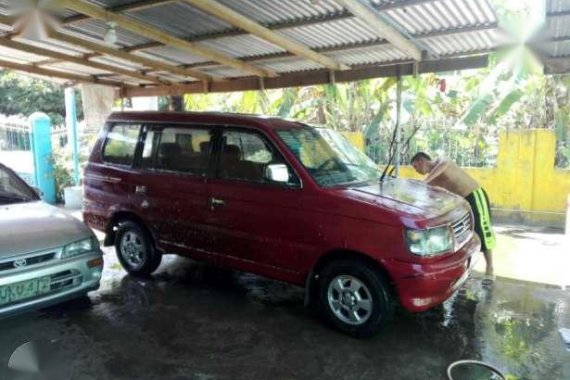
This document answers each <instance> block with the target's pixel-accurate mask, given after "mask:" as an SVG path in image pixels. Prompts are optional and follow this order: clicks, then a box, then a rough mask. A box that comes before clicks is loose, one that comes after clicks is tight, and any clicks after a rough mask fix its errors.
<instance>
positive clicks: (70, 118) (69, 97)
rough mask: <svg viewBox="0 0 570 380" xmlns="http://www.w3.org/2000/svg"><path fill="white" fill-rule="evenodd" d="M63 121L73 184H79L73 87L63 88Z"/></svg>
mask: <svg viewBox="0 0 570 380" xmlns="http://www.w3.org/2000/svg"><path fill="white" fill-rule="evenodd" d="M65 115H66V116H65V123H66V124H67V143H68V144H69V145H70V146H71V158H72V160H73V184H74V185H75V186H79V147H78V144H77V102H76V99H75V89H74V88H73V87H67V88H66V89H65Z"/></svg>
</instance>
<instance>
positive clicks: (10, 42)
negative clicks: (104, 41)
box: [0, 37, 170, 84]
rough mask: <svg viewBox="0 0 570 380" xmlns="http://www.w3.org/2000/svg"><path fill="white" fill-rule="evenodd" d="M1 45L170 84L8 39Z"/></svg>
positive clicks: (152, 81) (155, 78) (158, 79)
mask: <svg viewBox="0 0 570 380" xmlns="http://www.w3.org/2000/svg"><path fill="white" fill-rule="evenodd" d="M0 45H2V46H6V47H8V48H10V49H16V50H20V51H23V52H26V53H31V54H37V55H42V56H44V57H49V58H53V59H58V60H61V61H66V62H72V63H76V64H78V65H82V66H86V67H91V68H93V69H98V70H103V71H109V72H112V73H115V74H121V75H126V76H129V77H131V78H136V79H140V80H143V81H145V82H151V83H159V84H170V83H169V82H168V81H164V80H162V79H160V78H158V77H155V76H150V75H144V74H140V73H137V72H136V71H131V70H125V69H122V68H120V67H116V66H111V65H106V64H104V63H99V62H92V61H89V60H88V59H86V58H83V57H78V56H74V55H69V54H63V53H59V52H56V51H54V50H49V49H44V48H41V47H38V46H34V45H29V44H26V43H23V42H18V41H14V40H10V39H7V38H1V37H0ZM44 64H45V62H44Z"/></svg>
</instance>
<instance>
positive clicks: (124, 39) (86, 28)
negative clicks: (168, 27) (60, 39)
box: [66, 19, 150, 46]
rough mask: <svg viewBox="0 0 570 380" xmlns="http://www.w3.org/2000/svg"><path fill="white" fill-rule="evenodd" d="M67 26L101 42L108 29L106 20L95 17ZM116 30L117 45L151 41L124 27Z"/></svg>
mask: <svg viewBox="0 0 570 380" xmlns="http://www.w3.org/2000/svg"><path fill="white" fill-rule="evenodd" d="M66 28H67V29H68V30H71V31H73V32H75V33H81V34H84V35H87V36H89V37H92V38H96V39H99V40H100V41H101V42H102V40H103V37H104V36H105V33H107V30H108V27H107V24H106V23H105V22H103V21H100V20H93V19H90V20H85V21H81V22H79V23H76V24H72V25H69V26H67V27H66ZM115 30H116V32H117V45H120V46H132V45H140V44H144V43H146V42H149V41H150V40H149V39H147V38H144V37H141V36H139V35H137V34H134V33H131V32H129V31H127V30H124V29H123V28H119V27H117V28H115Z"/></svg>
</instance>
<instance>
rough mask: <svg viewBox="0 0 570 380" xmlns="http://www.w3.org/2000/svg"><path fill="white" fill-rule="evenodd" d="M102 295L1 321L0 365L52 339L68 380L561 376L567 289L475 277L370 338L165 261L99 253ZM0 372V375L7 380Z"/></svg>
mask: <svg viewBox="0 0 570 380" xmlns="http://www.w3.org/2000/svg"><path fill="white" fill-rule="evenodd" d="M106 260H107V262H106V271H105V276H104V282H103V286H102V288H101V289H100V290H99V291H97V292H95V293H93V294H91V296H90V298H89V299H88V300H85V299H84V300H80V301H77V302H72V303H68V304H66V305H63V306H58V307H53V308H51V309H48V310H43V311H38V312H34V313H30V314H26V315H22V316H18V317H14V318H11V319H7V320H3V321H2V322H1V323H0V363H2V366H3V367H4V366H5V363H7V361H8V358H9V356H10V354H11V353H12V351H13V350H14V349H15V348H16V347H18V346H19V345H20V344H22V343H25V342H27V341H30V340H40V341H46V340H50V341H54V344H56V347H57V349H59V350H61V353H62V355H63V357H64V360H63V361H62V364H65V365H69V366H73V368H74V373H75V375H74V377H73V378H74V379H81V380H89V379H100V380H106V379H113V380H118V379H161V380H166V379H173V380H174V379H176V380H183V379H184V380H189V379H394V380H398V379H402V380H403V379H406V380H412V379H418V380H419V379H422V380H423V379H430V380H432V379H434V380H435V379H445V375H444V373H445V369H446V367H447V365H448V364H449V363H451V362H452V361H454V360H457V359H463V358H477V359H483V360H487V361H489V362H492V363H494V364H495V365H497V366H499V367H500V368H503V369H505V370H506V372H508V373H511V374H513V375H515V376H516V377H514V378H513V379H515V378H516V379H570V353H569V352H566V351H565V349H564V347H563V345H562V342H561V339H560V337H559V334H558V331H557V330H558V328H559V327H562V326H568V327H570V292H567V291H563V290H560V289H556V288H548V287H544V286H541V285H533V284H530V283H522V282H514V281H506V280H498V281H497V282H496V284H495V286H494V288H493V289H485V288H484V287H483V286H482V285H481V281H480V280H478V279H471V280H469V281H468V283H467V284H466V286H465V287H464V289H463V290H462V291H461V292H460V293H459V294H458V295H457V296H456V297H454V298H453V299H452V300H450V301H448V302H447V303H446V304H445V305H444V307H441V308H439V309H437V310H433V311H430V312H426V313H423V314H418V315H412V314H408V313H405V312H403V311H400V312H398V315H397V318H396V320H395V321H394V323H393V324H391V325H390V326H389V328H387V329H386V330H385V331H383V332H382V333H381V334H380V335H378V336H377V337H375V338H373V339H369V340H355V339H352V338H349V337H346V336H344V335H341V334H339V333H338V332H336V331H333V330H331V329H329V328H328V327H326V326H324V325H323V324H322V323H321V322H320V321H319V320H318V319H317V318H316V317H315V316H314V315H313V314H312V313H311V312H310V311H309V310H307V309H305V308H304V307H303V302H302V291H301V290H300V289H298V288H295V287H292V286H289V285H286V284H283V283H280V282H276V281H272V280H267V279H264V278H261V277H258V276H254V275H250V274H243V273H238V272H232V271H226V270H221V269H217V268H215V267H212V266H209V265H204V264H197V263H195V262H193V261H191V260H188V259H184V258H180V257H175V256H168V257H167V260H165V262H164V263H163V265H162V266H161V268H160V269H159V271H158V273H157V274H156V275H155V276H154V277H153V278H152V279H148V280H140V279H135V278H132V277H129V276H127V275H126V274H125V272H123V271H122V270H121V268H120V266H119V264H118V262H117V260H116V259H115V256H114V252H113V250H111V249H107V255H106ZM3 371H5V369H4V368H2V369H1V370H0V379H9V377H8V376H7V374H6V373H5V372H3Z"/></svg>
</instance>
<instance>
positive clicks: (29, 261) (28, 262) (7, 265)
mask: <svg viewBox="0 0 570 380" xmlns="http://www.w3.org/2000/svg"><path fill="white" fill-rule="evenodd" d="M53 258H55V252H50V253H43V254H40V255H37V256H31V257H26V258H25V264H24V265H22V266H18V265H16V262H17V261H19V262H22V259H21V258H19V257H16V258H14V259H11V260H9V261H4V262H2V263H0V272H2V271H6V270H11V269H16V268H20V269H24V268H28V267H31V266H33V265H38V264H42V263H45V262H46V261H50V260H52V259H53Z"/></svg>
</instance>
